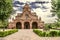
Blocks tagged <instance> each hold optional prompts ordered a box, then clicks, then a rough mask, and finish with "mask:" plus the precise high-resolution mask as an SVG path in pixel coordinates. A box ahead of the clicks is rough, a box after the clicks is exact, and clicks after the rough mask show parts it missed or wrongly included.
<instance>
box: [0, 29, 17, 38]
mask: <svg viewBox="0 0 60 40" xmlns="http://www.w3.org/2000/svg"><path fill="white" fill-rule="evenodd" d="M17 31H18V30H17V29H12V30H9V31H3V32H2V31H0V37H5V36H7V35H10V34H13V33H15V32H17Z"/></svg>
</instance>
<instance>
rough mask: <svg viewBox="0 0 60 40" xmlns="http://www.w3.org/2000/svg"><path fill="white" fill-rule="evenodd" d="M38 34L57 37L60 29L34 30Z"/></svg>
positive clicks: (59, 34)
mask: <svg viewBox="0 0 60 40" xmlns="http://www.w3.org/2000/svg"><path fill="white" fill-rule="evenodd" d="M33 32H35V33H36V34H37V35H39V36H40V37H57V36H60V31H59V30H58V31H40V30H33Z"/></svg>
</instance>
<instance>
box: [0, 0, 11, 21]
mask: <svg viewBox="0 0 60 40" xmlns="http://www.w3.org/2000/svg"><path fill="white" fill-rule="evenodd" d="M7 1H8V0H0V20H2V21H3V20H5V19H7V18H8V17H9V16H10V14H11V12H12V2H7Z"/></svg>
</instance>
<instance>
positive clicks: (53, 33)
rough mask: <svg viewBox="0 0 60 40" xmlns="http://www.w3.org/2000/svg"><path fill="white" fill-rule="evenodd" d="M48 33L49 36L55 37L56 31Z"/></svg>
mask: <svg viewBox="0 0 60 40" xmlns="http://www.w3.org/2000/svg"><path fill="white" fill-rule="evenodd" d="M49 35H50V37H55V36H57V31H50V33H49Z"/></svg>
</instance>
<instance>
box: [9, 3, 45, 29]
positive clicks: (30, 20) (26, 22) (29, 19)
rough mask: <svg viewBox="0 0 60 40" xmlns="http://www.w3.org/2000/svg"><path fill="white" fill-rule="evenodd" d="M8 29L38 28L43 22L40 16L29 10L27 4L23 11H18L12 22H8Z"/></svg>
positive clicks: (42, 26)
mask: <svg viewBox="0 0 60 40" xmlns="http://www.w3.org/2000/svg"><path fill="white" fill-rule="evenodd" d="M8 28H9V29H14V28H16V29H40V28H44V22H43V21H41V17H40V18H39V19H38V16H37V15H36V13H35V12H31V8H30V6H29V5H28V4H25V6H24V7H23V12H22V13H18V14H17V16H16V17H15V19H13V22H9V25H8Z"/></svg>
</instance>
